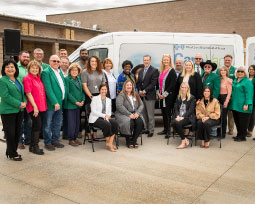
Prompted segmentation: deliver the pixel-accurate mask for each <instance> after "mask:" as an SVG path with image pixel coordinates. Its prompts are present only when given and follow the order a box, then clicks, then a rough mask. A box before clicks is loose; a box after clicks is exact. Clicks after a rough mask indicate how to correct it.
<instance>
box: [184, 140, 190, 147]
mask: <svg viewBox="0 0 255 204" xmlns="http://www.w3.org/2000/svg"><path fill="white" fill-rule="evenodd" d="M185 145H186V147H188V146H189V139H187V138H186V139H185Z"/></svg>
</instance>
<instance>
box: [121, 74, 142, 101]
mask: <svg viewBox="0 0 255 204" xmlns="http://www.w3.org/2000/svg"><path fill="white" fill-rule="evenodd" d="M129 82H130V83H131V84H132V91H131V95H132V96H133V97H134V98H135V99H136V101H137V103H138V104H139V105H140V104H141V99H140V97H139V95H138V94H137V93H136V92H135V85H134V82H133V81H131V80H130V79H127V80H126V81H125V82H124V84H123V88H122V91H121V92H120V93H123V94H124V95H125V96H126V98H128V95H127V92H126V86H127V83H129Z"/></svg>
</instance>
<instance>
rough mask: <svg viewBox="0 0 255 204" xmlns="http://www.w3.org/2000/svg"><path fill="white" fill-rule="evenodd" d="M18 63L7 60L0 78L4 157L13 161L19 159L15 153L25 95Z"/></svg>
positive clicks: (0, 111)
mask: <svg viewBox="0 0 255 204" xmlns="http://www.w3.org/2000/svg"><path fill="white" fill-rule="evenodd" d="M18 75H19V69H18V65H17V64H16V62H15V61H13V60H7V61H5V62H4V64H3V66H2V78H0V90H1V91H0V98H1V102H0V114H1V119H2V123H3V129H4V133H5V136H6V144H7V149H6V157H7V158H8V157H9V158H10V159H11V160H13V161H21V160H22V158H21V155H19V154H18V153H17V148H18V142H19V135H20V133H21V125H22V119H23V109H24V108H25V107H26V97H25V95H24V87H23V85H22V82H21V81H19V79H17V77H18Z"/></svg>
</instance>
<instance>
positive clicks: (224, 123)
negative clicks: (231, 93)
mask: <svg viewBox="0 0 255 204" xmlns="http://www.w3.org/2000/svg"><path fill="white" fill-rule="evenodd" d="M226 98H227V94H220V95H219V102H220V104H221V105H222V108H223V110H222V115H221V118H222V137H223V138H224V137H225V136H226V129H227V116H228V108H224V102H225V101H226Z"/></svg>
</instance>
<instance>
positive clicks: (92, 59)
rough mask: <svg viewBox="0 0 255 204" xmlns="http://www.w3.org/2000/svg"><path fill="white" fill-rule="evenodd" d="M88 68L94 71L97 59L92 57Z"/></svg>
mask: <svg viewBox="0 0 255 204" xmlns="http://www.w3.org/2000/svg"><path fill="white" fill-rule="evenodd" d="M90 66H91V70H96V69H97V59H96V58H94V57H92V58H91V60H90Z"/></svg>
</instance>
